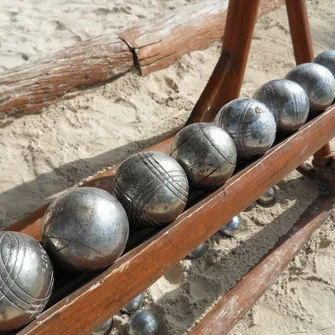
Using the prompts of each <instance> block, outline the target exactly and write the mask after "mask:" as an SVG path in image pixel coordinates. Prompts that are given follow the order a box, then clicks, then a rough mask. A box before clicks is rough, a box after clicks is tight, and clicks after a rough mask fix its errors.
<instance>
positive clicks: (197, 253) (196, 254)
mask: <svg viewBox="0 0 335 335" xmlns="http://www.w3.org/2000/svg"><path fill="white" fill-rule="evenodd" d="M208 249H209V244H208V242H205V243H202V244H200V245H199V246H198V247H196V248H195V249H194V250H193V251H192V252H191V253H190V254H189V255H188V256H187V258H189V259H196V258H200V257H202V256H203V255H204V254H205V253H206V252H207V251H208Z"/></svg>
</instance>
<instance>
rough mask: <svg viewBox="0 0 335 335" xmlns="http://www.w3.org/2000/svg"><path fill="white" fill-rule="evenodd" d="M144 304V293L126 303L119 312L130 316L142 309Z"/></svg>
mask: <svg viewBox="0 0 335 335" xmlns="http://www.w3.org/2000/svg"><path fill="white" fill-rule="evenodd" d="M143 303H144V293H141V294H139V295H138V296H137V297H136V298H134V299H133V300H131V301H130V302H128V304H127V305H126V306H124V307H123V308H122V309H121V312H123V313H127V314H132V313H134V312H136V311H137V310H138V309H140V308H142V306H143Z"/></svg>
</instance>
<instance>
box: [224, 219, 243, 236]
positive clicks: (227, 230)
mask: <svg viewBox="0 0 335 335" xmlns="http://www.w3.org/2000/svg"><path fill="white" fill-rule="evenodd" d="M240 228H241V218H240V216H239V215H236V216H234V217H233V218H232V219H231V220H230V221H229V222H228V223H226V224H225V225H224V226H223V227H222V228H221V229H220V230H219V232H220V233H221V234H223V235H226V236H229V237H234V236H235V235H236V234H237V232H238V231H239V230H240Z"/></svg>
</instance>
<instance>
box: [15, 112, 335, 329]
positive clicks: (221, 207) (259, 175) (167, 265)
mask: <svg viewBox="0 0 335 335" xmlns="http://www.w3.org/2000/svg"><path fill="white" fill-rule="evenodd" d="M334 123H335V107H334V106H332V107H331V108H329V109H328V110H327V111H325V112H324V113H323V114H322V115H320V116H319V117H317V118H316V119H314V120H312V121H310V122H309V123H308V124H306V125H305V126H304V127H303V128H301V130H299V131H298V132H297V133H295V134H294V135H292V136H291V137H289V138H288V139H286V140H284V141H283V142H281V143H279V144H278V145H277V146H276V147H274V148H273V149H271V150H270V151H269V152H268V153H267V154H266V155H265V156H263V157H262V158H260V159H259V160H257V161H256V162H255V163H253V164H252V165H250V166H249V167H247V168H246V169H244V170H242V171H241V172H239V173H238V174H236V175H235V176H233V177H232V178H231V179H230V180H229V181H228V182H227V183H226V184H225V185H224V186H223V187H221V188H219V189H218V190H217V191H215V192H214V193H212V194H211V195H209V196H208V197H207V198H205V199H204V200H202V201H200V202H199V203H197V204H196V205H195V206H193V207H191V208H190V209H189V210H187V211H186V212H184V213H183V214H182V215H180V217H179V218H178V219H177V220H176V221H175V222H173V223H172V224H171V225H169V226H168V227H166V228H165V229H163V230H162V231H160V232H159V233H158V234H156V235H155V236H153V237H152V238H151V239H149V240H148V241H146V242H144V243H142V244H141V245H140V246H138V247H136V248H134V249H133V250H131V251H129V252H128V253H126V254H125V255H124V256H122V257H121V258H120V259H118V260H117V261H116V262H115V264H114V265H113V266H112V267H110V268H109V269H107V270H106V271H105V272H103V273H102V274H101V275H99V276H98V277H96V278H95V279H93V280H92V281H90V282H89V283H88V284H86V285H85V286H83V287H82V288H80V289H78V290H77V291H75V292H73V293H72V294H70V295H69V296H67V297H66V298H65V299H63V300H62V301H60V302H59V303H57V304H56V305H54V306H53V307H51V308H50V309H48V310H47V311H45V312H44V313H43V314H42V315H41V316H40V317H39V318H38V319H37V320H35V321H34V322H32V323H31V324H30V325H28V326H27V327H25V328H24V330H22V331H21V332H19V334H20V335H23V334H25V335H28V334H29V335H30V334H31V335H42V334H43V335H44V334H49V335H60V334H62V335H75V334H78V335H86V334H90V332H91V331H92V330H93V329H94V328H96V327H97V326H99V325H100V324H102V323H103V322H104V321H106V320H107V319H108V318H109V317H110V316H111V315H113V314H115V313H116V312H118V311H119V310H120V309H121V308H122V307H123V305H125V304H126V303H127V302H128V301H130V300H131V299H133V298H134V297H135V296H137V295H138V294H139V293H141V292H143V291H144V290H146V289H147V288H148V287H149V286H150V285H152V284H153V283H154V282H155V281H156V280H157V279H158V278H160V277H161V276H162V275H163V274H164V273H166V272H167V271H168V270H169V269H171V268H172V267H173V266H174V265H175V264H176V263H177V262H178V261H179V260H180V259H182V258H184V257H185V256H186V255H188V254H189V253H190V252H191V251H192V250H193V249H194V248H195V247H197V246H198V245H199V244H200V243H203V242H204V241H205V240H207V239H208V238H209V237H211V236H212V235H213V234H214V233H216V232H217V231H218V230H219V229H220V228H221V227H222V225H223V224H224V223H225V222H228V221H229V220H230V219H231V218H232V217H233V216H235V215H237V214H238V213H240V212H241V211H243V210H244V209H245V208H247V207H248V206H249V205H250V204H251V203H253V202H254V201H255V200H256V199H258V198H259V197H260V196H261V195H262V194H263V193H264V192H265V191H266V190H267V189H269V188H270V187H271V186H273V185H274V184H276V183H277V182H279V181H280V180H281V179H283V178H284V177H285V176H286V175H287V174H288V173H290V172H291V171H292V170H293V169H295V168H296V167H297V166H299V164H301V163H302V162H303V161H305V160H306V159H307V158H308V157H309V156H310V155H312V154H313V153H314V152H315V151H317V150H318V149H319V148H320V147H322V146H323V145H324V143H326V142H328V141H329V140H330V139H331V138H332V137H334V136H335V128H334V126H333V125H334ZM169 143H170V140H166V141H165V142H163V143H162V144H161V145H160V147H159V146H158V148H159V149H160V150H166V148H167V146H168V145H169ZM114 173H115V169H111V170H109V171H108V172H107V173H105V174H104V175H103V177H102V179H99V177H98V178H96V181H100V184H99V187H104V186H105V185H106V184H108V185H109V184H110V179H112V178H113V175H114ZM109 176H110V179H108V177H109ZM29 224H30V226H31V227H34V230H35V231H37V230H40V222H38V221H34V222H29ZM20 228H21V231H25V229H26V228H27V227H25V226H24V224H22V223H21V226H20ZM31 231H33V230H31ZM190 232H192V234H190ZM73 320H76V322H73Z"/></svg>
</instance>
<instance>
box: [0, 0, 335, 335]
mask: <svg viewBox="0 0 335 335" xmlns="http://www.w3.org/2000/svg"><path fill="white" fill-rule="evenodd" d="M194 2H198V1H182V0H169V1H165V0H157V1H154V0H152V1H140V0H133V1H127V2H126V1H123V0H120V1H113V2H111V1H109V2H108V1H102V0H94V1H93V0H92V1H89V0H85V1H60V0H58V1H50V0H49V1H45V2H41V1H37V0H35V1H33V0H29V1H15V2H13V1H9V0H4V1H3V2H1V3H0V71H5V70H7V69H10V68H13V67H15V66H18V65H22V64H23V63H25V62H27V61H28V62H29V61H31V60H34V59H38V58H39V57H41V56H42V55H45V54H49V53H51V52H55V51H58V50H60V49H62V48H64V47H65V46H67V45H70V44H73V43H75V42H77V41H80V40H84V39H87V38H89V37H92V36H97V35H99V34H101V33H102V32H104V33H105V32H108V31H114V30H115V29H119V28H122V27H125V26H131V25H133V24H136V23H138V22H140V20H142V19H143V18H151V17H154V16H156V15H158V14H159V13H160V12H162V11H166V10H170V9H174V8H178V7H179V6H183V5H187V4H189V3H194ZM334 5H335V1H334V0H324V1H322V2H321V1H316V0H314V1H308V6H309V7H308V8H309V13H310V22H311V26H312V33H313V41H314V46H315V52H316V53H319V52H321V51H323V50H326V49H330V48H333V47H335V43H334V42H335V39H334V29H333V27H334V24H335V18H334V16H333V15H332V14H333V13H332V8H333V7H334ZM219 52H220V45H219V44H214V45H213V46H211V47H210V48H208V49H206V50H203V51H197V52H194V53H192V54H190V55H186V56H184V57H183V58H182V59H181V60H180V61H178V62H177V63H175V64H174V65H172V66H171V67H170V68H168V69H166V70H162V71H160V72H156V73H153V74H151V75H149V76H148V77H145V78H142V77H139V76H138V75H137V74H136V73H129V74H127V75H125V76H123V77H122V78H119V79H118V80H116V81H114V82H111V83H108V84H106V85H104V86H101V87H99V88H95V89H92V90H88V91H85V92H84V93H83V94H81V95H80V96H77V97H76V98H74V99H72V100H68V101H63V102H60V103H58V104H57V105H54V106H51V107H50V108H48V109H45V110H44V111H43V112H42V113H40V114H38V115H26V116H24V117H22V118H19V119H16V120H12V121H13V122H12V123H10V124H8V125H6V126H4V127H3V128H2V129H1V132H0V147H1V153H2V154H1V156H0V171H1V173H0V225H1V227H4V226H8V225H9V224H11V223H13V222H15V220H17V219H20V218H21V217H22V216H24V215H25V214H26V213H28V212H31V211H32V210H34V209H36V208H38V207H39V206H40V205H42V204H44V203H46V202H48V201H50V199H52V198H54V197H55V196H57V195H58V194H60V193H61V192H64V191H65V190H66V189H68V188H69V187H72V186H73V185H75V184H77V183H78V182H80V181H81V180H82V179H85V178H88V177H89V176H91V175H93V174H95V173H96V172H98V171H100V170H103V169H105V168H107V167H108V166H112V165H113V164H115V163H116V162H119V161H121V160H123V159H124V158H125V157H126V156H127V155H129V154H131V153H133V152H135V151H137V150H138V149H139V148H143V147H145V146H148V145H150V144H151V143H153V142H154V141H155V140H156V139H157V137H159V135H160V134H162V133H164V132H168V131H169V130H171V129H172V128H173V127H175V126H177V125H180V124H182V123H183V122H184V121H185V120H186V118H187V116H188V115H189V112H190V110H191V109H192V107H193V105H194V103H195V102H196V100H197V98H198V96H199V95H200V93H201V91H202V89H203V87H204V85H205V83H206V81H207V80H208V78H209V75H210V74H211V71H212V69H213V68H214V65H215V63H216V61H217V58H218V56H219ZM293 66H294V58H293V51H292V47H291V41H290V35H289V30H288V23H287V18H286V11H285V8H284V7H283V8H281V9H280V10H278V11H276V12H274V13H270V14H268V15H266V16H265V17H263V18H261V19H260V20H259V22H258V23H257V27H256V31H255V35H254V38H253V42H252V50H251V55H250V58H249V62H248V69H247V73H246V76H245V80H244V83H243V89H242V92H241V96H243V97H251V96H252V94H253V92H254V91H255V90H256V89H257V88H258V87H259V86H260V85H262V84H263V83H265V82H266V81H268V80H271V79H275V78H282V77H283V76H284V75H285V74H286V73H287V72H288V71H289V70H290V69H291V68H292V67H293ZM277 192H278V197H277V202H276V204H275V205H274V206H273V207H271V208H262V207H260V206H259V205H255V206H253V207H252V208H249V209H248V210H246V211H245V212H243V213H241V217H242V219H243V227H242V230H241V232H240V234H239V235H238V236H237V237H236V238H233V239H229V238H224V237H222V236H221V235H219V234H216V235H215V236H213V237H212V238H211V239H210V241H209V243H210V250H209V252H208V253H207V254H206V255H205V256H203V257H202V258H201V259H198V260H193V261H190V260H184V261H181V262H180V263H179V264H178V266H177V267H176V268H174V269H173V271H172V272H170V273H168V274H166V275H165V276H164V277H162V278H161V279H160V280H158V281H157V282H156V283H155V284H154V285H153V286H152V287H150V288H149V289H148V290H147V292H146V307H150V308H152V309H153V310H155V311H156V312H157V313H158V314H159V316H160V317H161V318H162V320H164V323H165V324H166V329H165V330H164V331H163V332H162V334H163V333H164V334H165V333H166V334H174V335H177V334H178V335H180V334H183V333H184V332H185V331H186V330H187V329H188V328H189V327H190V326H191V325H192V324H193V323H194V322H196V320H197V319H199V317H201V315H202V314H203V313H204V312H205V311H206V310H207V309H208V308H209V307H210V306H211V305H213V304H214V303H215V301H216V300H217V299H218V298H219V297H220V296H221V295H223V294H224V293H225V292H227V291H228V290H229V289H230V288H231V287H233V286H234V285H235V284H236V283H237V282H238V280H239V279H240V278H241V277H242V276H243V275H244V274H245V273H247V272H248V271H249V270H250V269H251V268H252V267H253V266H254V265H255V264H257V263H258V262H259V260H260V259H261V257H262V256H263V255H264V254H266V253H267V252H268V251H269V250H270V249H271V248H272V247H273V245H274V244H275V243H276V241H277V240H278V238H279V237H280V236H281V235H282V234H284V233H285V232H287V231H288V229H289V228H290V227H291V226H292V224H293V223H294V222H295V220H296V219H297V218H298V217H299V214H300V213H301V212H302V211H303V210H304V209H306V208H307V207H308V206H309V204H310V203H311V202H312V200H313V199H314V198H315V197H316V196H317V194H318V192H319V189H318V185H316V184H315V183H314V182H311V181H309V180H307V179H306V178H304V177H302V176H301V175H299V174H298V173H297V172H293V173H291V174H290V175H289V176H288V177H287V178H285V179H284V180H283V181H281V182H280V183H278V185H277ZM334 228H335V212H333V213H332V216H331V217H330V218H329V219H328V220H327V222H326V223H325V224H324V225H323V226H322V228H321V229H320V230H318V231H317V232H316V233H315V234H314V235H313V237H312V238H311V240H310V241H309V242H308V243H307V245H306V246H305V247H304V248H303V250H302V251H301V252H300V253H299V254H298V255H297V256H296V257H295V259H294V261H292V262H291V263H290V265H289V266H288V268H287V269H286V270H285V271H284V272H283V274H282V275H281V276H280V277H279V279H278V280H277V281H276V283H275V284H274V285H273V286H272V287H271V288H270V289H269V291H268V292H267V293H266V294H265V295H264V296H263V297H262V298H261V299H260V301H259V302H258V303H257V304H256V306H255V307H254V308H253V309H252V310H251V311H250V312H249V313H248V314H247V315H246V317H245V318H244V319H243V320H242V321H241V322H240V323H239V324H237V325H236V326H235V328H234V329H233V330H232V331H231V334H233V335H241V334H243V335H244V334H247V335H249V334H250V335H254V334H257V335H269V334H271V335H272V334H275V335H277V334H278V335H279V334H304V335H306V334H307V335H308V334H313V335H315V334H320V335H321V334H322V335H325V334H335V246H334V242H333V241H334V238H335V230H334ZM126 321H127V317H126V316H116V317H115V328H114V330H113V333H114V334H119V333H120V334H123V333H125V323H126Z"/></svg>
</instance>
